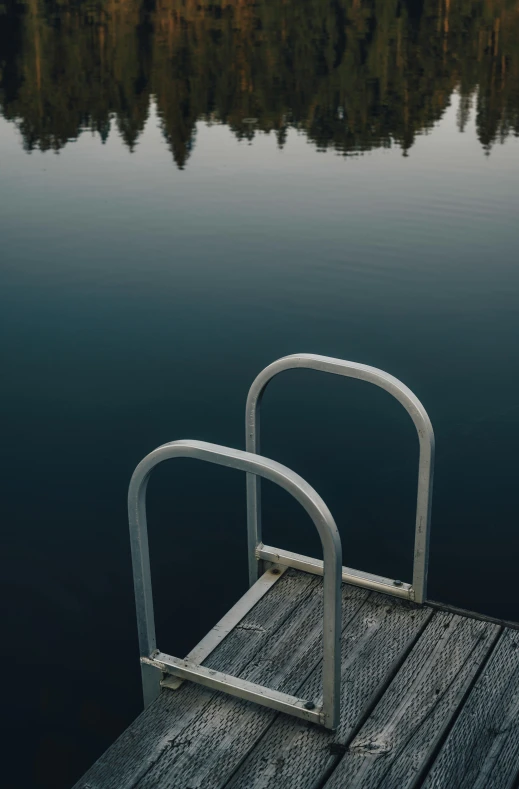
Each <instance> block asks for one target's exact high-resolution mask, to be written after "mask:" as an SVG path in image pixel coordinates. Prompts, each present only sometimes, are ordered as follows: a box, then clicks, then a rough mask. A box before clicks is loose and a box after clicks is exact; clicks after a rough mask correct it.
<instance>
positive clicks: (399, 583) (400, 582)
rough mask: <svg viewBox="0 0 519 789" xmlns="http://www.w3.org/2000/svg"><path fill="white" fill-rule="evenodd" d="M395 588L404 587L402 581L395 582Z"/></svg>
mask: <svg viewBox="0 0 519 789" xmlns="http://www.w3.org/2000/svg"><path fill="white" fill-rule="evenodd" d="M393 586H402V581H393Z"/></svg>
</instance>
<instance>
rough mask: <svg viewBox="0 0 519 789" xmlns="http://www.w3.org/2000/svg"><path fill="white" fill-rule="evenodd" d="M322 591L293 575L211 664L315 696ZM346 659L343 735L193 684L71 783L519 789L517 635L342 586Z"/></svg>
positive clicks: (244, 788) (121, 788)
mask: <svg viewBox="0 0 519 789" xmlns="http://www.w3.org/2000/svg"><path fill="white" fill-rule="evenodd" d="M278 572H279V571H278ZM322 587H323V581H322V578H321V577H318V576H315V575H310V574H307V573H303V572H300V571H298V570H295V569H289V570H287V571H286V572H284V574H283V576H282V577H281V578H280V579H279V581H277V583H275V584H274V585H272V588H271V589H270V591H269V592H268V593H267V594H266V595H265V596H264V597H262V598H261V599H260V600H259V602H258V603H257V604H256V605H255V606H254V608H252V610H250V611H249V612H248V613H247V614H246V615H245V617H244V618H243V619H242V620H241V621H240V622H239V623H238V624H237V625H236V626H235V627H234V628H233V629H232V630H231V631H230V632H229V633H228V635H226V637H225V638H224V639H223V640H222V641H221V643H220V644H219V646H218V647H217V648H216V649H215V651H214V652H212V654H211V655H210V656H209V657H208V658H207V660H206V661H205V662H204V664H203V665H205V666H207V667H209V668H211V669H215V670H218V671H225V672H228V673H230V674H234V675H236V676H238V677H240V678H243V679H246V680H249V681H251V682H255V683H261V684H263V685H267V686H268V687H270V688H273V689H276V690H279V691H282V692H285V693H289V694H295V695H297V696H299V697H300V698H303V699H308V700H310V701H312V700H313V701H314V702H315V703H316V705H317V704H319V702H320V698H319V697H320V693H321V685H322V683H321V658H322V629H323V604H322ZM341 658H342V673H341V717H340V725H339V728H338V729H337V730H336V731H335V732H330V731H327V730H325V729H323V728H321V727H319V726H317V725H315V724H313V723H307V722H305V721H302V720H298V719H297V718H294V717H291V716H288V715H285V714H283V713H277V712H275V711H274V710H272V709H268V708H266V707H261V706H258V705H256V704H253V703H250V702H247V701H243V700H240V699H237V698H234V697H232V696H230V695H227V694H224V693H219V692H217V691H213V690H209V689H208V688H206V687H203V686H201V685H198V684H193V683H191V682H184V683H183V684H182V685H181V687H180V688H179V689H178V690H170V689H168V688H164V689H163V691H162V692H161V694H160V696H159V697H158V698H157V699H156V700H155V701H154V702H153V703H152V704H151V705H150V706H149V707H148V708H147V709H146V710H145V711H144V712H143V713H142V714H141V715H140V716H139V717H138V718H137V719H136V720H135V722H134V723H133V724H132V725H131V726H130V727H129V728H128V729H127V730H126V731H125V732H124V733H123V735H122V736H121V737H120V738H119V739H118V740H117V742H116V743H115V744H114V745H113V746H112V747H111V748H110V749H109V750H108V751H107V752H106V753H105V754H104V755H103V756H102V757H101V758H100V759H99V760H98V761H97V762H96V764H94V766H93V767H92V768H91V769H90V770H89V771H88V772H87V773H86V775H85V776H84V777H83V778H82V779H81V780H80V781H79V782H78V783H77V784H76V788H75V789H133V788H134V787H135V788H138V789H152V787H153V789H223V787H225V788H226V789H270V787H272V788H273V787H276V789H280V788H281V789H282V787H287V788H290V789H317V788H318V787H325V788H326V789H375V788H376V789H416V788H417V787H421V788H422V789H518V788H519V631H518V630H515V629H513V627H507V626H503V625H501V624H499V623H495V622H491V621H485V620H483V619H478V618H475V617H472V616H469V615H464V614H463V615H462V614H458V613H453V612H450V611H448V610H441V608H437V607H432V606H429V605H427V604H426V605H423V606H418V605H415V604H413V603H411V602H407V601H405V600H400V599H397V598H395V597H391V596H388V595H384V594H379V593H377V592H373V591H369V590H367V589H362V588H359V587H354V586H350V585H348V584H344V585H343V587H342V643H341Z"/></svg>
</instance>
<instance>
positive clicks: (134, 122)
mask: <svg viewBox="0 0 519 789" xmlns="http://www.w3.org/2000/svg"><path fill="white" fill-rule="evenodd" d="M518 42H519V3H518V2H517V1H516V0H493V1H492V0H465V2H463V3H456V4H454V3H449V2H447V1H446V0H440V2H438V0H434V2H432V0H431V2H429V0H423V2H417V3H415V2H411V0H408V2H404V1H403V0H402V1H401V2H396V1H394V0H384V2H382V0H380V2H379V0H334V2H329V1H328V0H302V1H301V0H298V2H286V3H281V2H278V1H277V0H269V1H268V2H265V1H264V0H260V1H259V2H256V3H252V2H248V0H235V2H227V1H226V0H221V2H220V0H218V2H215V3H212V4H205V3H200V4H197V3H194V2H191V0H184V2H180V1H178V2H177V0H156V2H152V0H149V1H148V2H142V3H141V2H138V0H121V2H115V0H106V2H103V0H99V2H95V0H93V1H92V2H85V3H80V2H72V1H70V2H69V0H61V2H53V1H52V0H48V2H44V0H30V1H29V2H27V3H22V2H20V3H16V2H12V0H7V2H5V0H4V3H3V4H2V5H1V6H0V111H1V117H0V257H1V288H0V302H1V303H0V316H1V322H2V344H1V370H2V386H1V398H2V411H1V413H2V482H3V487H4V493H3V528H2V565H1V571H0V577H1V581H2V595H1V598H0V599H1V602H2V606H3V622H4V627H3V635H4V638H3V639H2V648H1V652H2V663H3V665H2V676H3V677H4V682H5V680H6V679H7V682H6V686H5V685H4V691H3V698H4V703H5V704H6V709H7V713H4V714H3V716H2V721H3V724H4V725H6V727H7V732H6V733H7V735H8V737H9V738H10V741H11V742H12V748H11V751H10V753H11V754H12V758H11V766H10V767H9V768H8V769H9V770H10V771H11V773H12V778H11V777H9V778H8V779H6V780H7V783H4V785H5V786H6V787H9V789H10V787H17V789H19V788H20V787H35V788H37V789H40V787H45V788H47V787H49V788H52V789H60V788H61V787H68V786H70V785H71V784H72V783H73V781H74V780H75V779H76V778H77V777H78V776H79V775H80V774H81V773H82V772H83V771H84V770H85V769H86V768H87V767H88V766H89V765H90V764H91V762H92V761H93V760H94V759H95V758H96V757H97V756H98V755H99V754H100V753H101V752H102V751H103V750H104V749H105V748H106V747H107V746H108V745H109V744H110V743H111V742H112V741H113V739H114V738H115V737H116V736H117V735H118V734H119V733H120V732H121V731H122V729H123V728H124V727H125V726H126V725H127V724H128V723H129V722H130V720H131V719H132V718H133V717H134V716H135V715H136V714H137V713H138V711H139V709H140V687H139V668H138V660H137V654H138V653H137V639H136V626H135V619H134V608H133V599H132V594H133V593H132V580H131V569H130V554H129V540H128V534H127V523H126V511H125V508H126V490H127V484H128V480H129V477H130V475H131V472H132V470H133V468H134V466H135V465H136V464H137V463H138V461H139V460H140V459H141V458H142V457H143V456H144V455H145V454H146V453H147V452H148V451H150V450H151V449H152V448H154V447H155V446H157V445H158V444H161V443H164V442H165V441H168V440H172V439H175V438H187V437H193V438H201V439H207V440H209V441H215V442H219V443H224V444H229V445H231V446H236V447H242V446H243V441H244V439H243V410H244V404H245V397H246V393H247V389H248V386H249V385H250V382H251V381H252V379H253V378H254V376H255V375H256V373H257V372H258V371H259V370H260V369H261V368H262V367H263V366H265V365H266V364H268V363H269V362H270V361H272V360H273V359H275V358H277V357H279V356H281V355H284V354H286V353H293V352H299V351H307V352H316V353H321V354H327V355H331V356H338V357H342V358H346V359H353V360H355V361H361V362H366V363H369V364H372V365H376V366H378V367H381V368H383V369H385V370H388V371H389V372H391V373H393V374H394V375H396V376H398V377H399V378H401V379H402V380H403V381H404V382H405V383H407V384H408V385H409V386H410V387H411V388H412V389H413V390H414V391H415V392H416V393H417V395H418V396H419V397H420V398H421V399H422V401H423V402H424V404H425V406H426V408H427V409H428V411H429V413H430V416H431V419H432V421H433V424H434V426H435V430H436V436H437V447H438V455H437V467H436V468H437V473H436V485H435V499H434V509H433V534H432V545H431V563H430V596H431V597H432V598H435V599H440V600H444V601H447V602H450V603H454V604H458V605H461V606H465V607H470V608H473V609H477V610H479V611H484V612H486V613H488V614H493V615H495V616H501V617H507V618H510V619H516V620H518V619H519V598H518V595H517V566H518V560H519V528H518V527H519V523H518V517H517V475H518V473H519V461H518V455H517V445H518V441H519V406H518V399H517V392H518V390H519V364H518V358H517V345H518V336H519V309H518V297H519V235H518V218H519V140H518V139H517V138H518V135H519V43H518ZM263 428H264V433H263V435H264V441H263V451H264V452H265V454H267V455H270V456H273V457H275V458H276V459H278V460H280V461H282V462H285V463H287V464H288V465H289V466H291V467H293V468H294V469H295V470H297V471H299V472H300V473H301V474H303V476H305V477H306V478H307V479H308V480H309V481H310V482H311V483H312V484H313V485H314V486H315V487H316V488H317V490H318V491H319V492H320V493H321V495H322V496H323V497H324V499H325V500H326V501H327V503H328V504H329V506H330V508H331V510H332V512H333V514H334V515H335V518H336V520H337V522H338V524H339V528H340V531H341V534H342V538H343V546H344V557H345V563H347V564H349V565H350V566H354V567H359V568H362V569H366V570H371V571H374V572H379V573H383V574H386V575H389V576H391V577H403V578H406V579H407V578H409V577H410V573H411V569H410V568H411V555H412V537H413V525H414V524H413V509H414V496H415V482H416V480H415V474H416V462H417V442H416V437H415V435H414V434H413V427H412V424H411V423H410V421H409V419H408V417H407V415H406V414H405V412H403V410H402V409H401V408H400V407H399V406H398V405H397V404H396V403H393V402H392V401H391V399H390V398H389V397H388V396H387V395H385V394H384V393H383V392H379V391H371V390H370V388H369V387H368V386H367V385H362V384H360V383H358V382H353V381H345V380H341V379H335V378H334V377H331V376H329V377H326V376H321V377H320V376H318V375H316V374H315V373H314V374H312V373H310V372H302V371H299V372H293V373H288V374H285V377H282V378H280V379H279V380H276V381H275V382H274V383H273V384H272V386H271V388H270V389H269V392H268V395H267V397H266V399H265V406H264V421H263ZM264 506H265V521H266V539H267V541H269V542H271V543H272V542H273V543H274V544H279V545H283V546H285V547H287V548H291V549H295V550H300V551H302V552H305V553H314V554H318V552H319V546H318V544H317V538H316V536H315V535H314V534H313V531H312V527H311V525H310V524H309V523H308V522H307V520H306V519H305V518H303V517H302V515H301V513H300V512H299V511H298V509H297V506H296V505H293V504H292V503H291V502H290V501H289V500H288V498H287V497H286V496H285V494H282V493H280V492H277V491H276V490H274V489H273V488H269V487H268V486H266V487H265V502H264ZM149 508H150V539H151V548H152V566H153V579H154V590H155V597H156V607H157V619H158V632H159V643H160V645H161V647H162V648H163V649H166V650H170V651H172V652H173V653H174V654H183V653H185V652H186V651H187V650H188V649H189V648H190V647H191V646H193V645H194V643H196V641H197V640H198V639H199V638H200V637H201V636H202V635H204V634H205V632H206V631H207V629H208V628H209V627H210V626H211V625H212V624H213V623H214V622H215V621H216V619H217V618H218V617H219V616H220V615H222V614H223V613H224V612H225V611H226V610H227V609H228V608H229V606H230V605H231V604H232V602H233V601H234V600H235V599H236V598H237V596H238V595H239V594H240V593H241V592H243V591H244V590H245V588H246V555H245V520H244V518H245V512H244V479H243V478H242V476H241V475H240V474H238V473H237V472H235V473H232V472H230V471H226V470H223V469H218V468H215V467H204V466H202V465H198V464H196V463H192V462H187V461H186V462H185V463H181V462H178V461H177V463H175V464H171V463H170V464H166V465H165V467H164V468H161V469H160V470H159V471H158V472H157V474H156V477H155V478H154V479H153V480H152V483H151V485H150V492H149ZM6 624H7V627H6ZM3 769H4V770H5V761H4V768H3Z"/></svg>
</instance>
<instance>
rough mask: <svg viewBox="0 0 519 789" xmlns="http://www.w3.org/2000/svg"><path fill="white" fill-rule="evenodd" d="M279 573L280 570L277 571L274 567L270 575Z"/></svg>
mask: <svg viewBox="0 0 519 789" xmlns="http://www.w3.org/2000/svg"><path fill="white" fill-rule="evenodd" d="M280 572H281V570H278V569H277V567H275V568H274V569H273V570H272V575H279V573H280Z"/></svg>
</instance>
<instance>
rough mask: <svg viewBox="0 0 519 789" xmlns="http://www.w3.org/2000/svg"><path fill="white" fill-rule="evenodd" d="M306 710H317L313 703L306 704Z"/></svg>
mask: <svg viewBox="0 0 519 789" xmlns="http://www.w3.org/2000/svg"><path fill="white" fill-rule="evenodd" d="M305 710H315V704H314V703H313V701H307V702H306V704H305Z"/></svg>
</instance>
